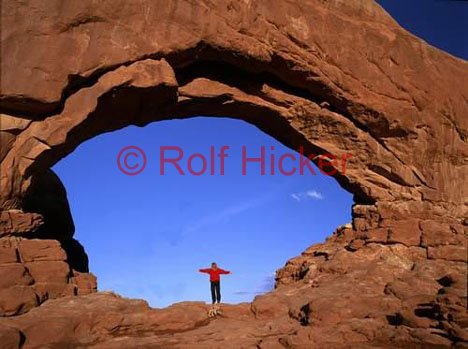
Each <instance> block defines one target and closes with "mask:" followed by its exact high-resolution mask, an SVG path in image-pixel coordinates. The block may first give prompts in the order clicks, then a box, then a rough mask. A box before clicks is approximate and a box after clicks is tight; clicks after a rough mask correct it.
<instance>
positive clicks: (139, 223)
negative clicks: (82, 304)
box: [54, 117, 352, 307]
mask: <svg viewBox="0 0 468 349" xmlns="http://www.w3.org/2000/svg"><path fill="white" fill-rule="evenodd" d="M129 144H135V145H138V146H139V147H140V148H141V149H143V150H144V151H145V155H146V158H147V164H146V167H145V168H144V171H143V172H141V173H139V174H138V175H137V176H128V175H126V174H125V173H122V172H121V170H119V169H118V165H117V164H116V158H117V155H118V153H119V151H120V150H121V148H125V146H126V145H129ZM169 145H171V146H177V147H178V148H180V149H181V150H182V151H183V152H184V159H183V161H181V162H180V163H181V167H182V168H183V170H184V171H185V175H181V174H180V173H179V172H178V170H177V169H176V168H175V166H173V165H172V164H165V165H164V166H165V167H166V170H165V174H161V168H160V165H161V164H160V150H161V149H162V148H163V147H167V146H169ZM222 146H229V149H228V152H227V155H228V156H227V157H226V159H225V161H224V162H225V164H224V166H223V167H224V174H223V175H221V174H220V160H219V159H218V157H217V155H216V159H214V162H215V166H214V169H213V170H214V171H213V175H212V174H211V173H210V171H209V170H208V171H206V173H204V174H202V175H199V176H197V175H192V174H191V173H190V172H189V170H188V169H187V164H186V161H187V158H188V157H189V156H190V155H191V154H194V153H199V154H201V155H203V156H206V158H207V159H208V162H210V161H211V160H210V157H211V155H210V151H211V149H215V150H216V152H218V151H219V149H221V147H222ZM262 147H263V148H264V149H266V150H267V151H268V154H267V155H265V163H266V164H265V167H266V168H267V169H268V171H265V174H264V175H262V174H261V164H260V163H259V162H254V163H251V164H248V166H247V168H246V170H247V172H246V175H243V174H242V149H246V151H247V153H248V156H249V157H251V158H259V157H260V156H261V148H262ZM272 147H273V150H272V149H271V148H272ZM284 154H291V156H296V157H297V158H298V157H299V156H300V154H298V153H296V152H293V151H291V150H290V149H289V148H286V147H285V146H283V145H282V144H280V143H278V142H277V141H276V140H275V139H273V138H271V137H269V136H267V135H266V134H264V133H263V132H261V131H259V130H258V129H257V128H256V127H254V126H252V125H249V124H247V123H245V122H242V121H239V120H235V119H230V118H218V117H216V118H215V117H195V118H190V119H186V120H178V121H164V122H156V123H153V124H150V125H147V126H145V127H144V128H135V127H131V128H126V129H122V130H120V131H118V132H112V133H109V134H106V135H102V136H99V137H96V138H93V139H91V140H89V141H86V142H85V143H84V144H83V145H81V146H80V147H78V149H76V150H75V151H74V152H73V153H72V154H70V155H69V156H67V157H66V158H65V159H62V160H61V161H60V162H59V163H58V164H57V165H56V166H55V167H54V172H56V173H57V174H58V176H59V177H60V178H61V181H62V182H63V183H64V185H65V186H66V187H67V192H68V201H69V203H70V206H71V212H72V213H73V221H74V223H75V224H74V225H75V226H76V231H75V234H74V239H76V240H78V241H79V242H80V243H81V244H82V245H83V246H84V248H85V250H86V252H87V255H88V258H89V262H90V267H89V271H90V272H92V273H93V274H95V275H96V276H97V280H98V282H97V284H98V289H99V290H113V291H115V292H117V293H119V294H122V295H124V296H127V297H132V298H143V299H145V300H147V301H148V302H149V303H150V304H151V305H153V306H158V307H160V306H166V305H168V304H171V303H174V302H177V301H183V300H206V301H208V298H209V290H208V289H207V286H206V284H207V282H206V280H205V278H203V277H202V276H201V275H199V274H198V273H197V270H198V268H199V267H201V266H204V265H207V264H209V263H210V261H211V260H217V261H218V262H219V263H220V265H224V266H226V267H229V268H230V269H231V270H234V271H235V272H234V275H233V276H232V277H230V278H229V279H230V280H226V282H225V283H224V286H223V301H224V302H228V303H238V302H241V301H251V300H252V299H253V298H254V297H255V296H256V295H258V294H262V293H265V292H268V291H271V290H272V289H273V286H274V283H275V280H274V278H275V271H276V270H277V269H278V268H280V267H282V266H283V265H284V263H285V261H286V260H287V259H288V258H289V257H290V256H294V255H298V254H300V253H301V252H302V251H303V250H304V248H306V247H307V246H310V245H312V244H313V243H317V242H322V241H323V240H324V239H325V237H327V236H329V235H330V233H331V232H332V231H333V230H334V228H336V227H337V226H339V225H341V224H345V223H349V222H350V221H351V203H352V198H351V195H350V194H349V193H347V192H345V191H343V190H342V189H341V187H339V185H338V184H337V183H336V181H334V180H333V178H331V177H329V176H327V175H325V174H322V173H321V172H320V170H319V169H318V168H317V167H316V166H314V167H313V171H314V172H310V171H309V169H308V168H307V167H306V168H305V170H306V171H304V173H303V174H302V175H301V174H299V171H297V174H296V175H292V176H291V175H285V174H282V173H281V172H280V171H279V170H278V168H277V167H278V164H275V167H276V172H274V173H271V172H270V165H271V164H270V156H272V155H274V156H275V159H276V162H278V158H279V157H280V156H281V155H284ZM170 157H171V156H170ZM141 160H142V159H141V158H139V159H136V158H132V159H130V162H131V161H140V162H141ZM296 162H298V160H297V161H296ZM210 166H211V165H208V166H207V167H210ZM292 166H297V164H295V163H293V162H292V161H291V160H289V163H288V164H287V167H288V169H289V168H290V167H292ZM194 168H195V169H196V170H197V171H198V170H199V169H200V168H201V161H200V159H198V160H197V161H195V162H194ZM76 245H77V244H76ZM68 255H69V256H75V258H77V259H78V258H79V256H80V255H78V254H73V253H69V254H68ZM81 256H84V255H83V254H82V255H81ZM81 264H82V265H85V264H86V261H85V260H82V261H81ZM78 266H79V264H78V265H77V264H75V265H74V267H72V268H74V269H76V268H77V267H78ZM87 270H88V269H87V268H85V269H83V268H81V269H79V271H87Z"/></svg>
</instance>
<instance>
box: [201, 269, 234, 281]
mask: <svg viewBox="0 0 468 349" xmlns="http://www.w3.org/2000/svg"><path fill="white" fill-rule="evenodd" d="M198 271H199V272H201V273H207V274H210V281H219V276H220V275H221V274H230V273H231V272H230V271H228V270H224V269H221V268H218V269H216V270H215V269H212V268H207V269H199V270H198Z"/></svg>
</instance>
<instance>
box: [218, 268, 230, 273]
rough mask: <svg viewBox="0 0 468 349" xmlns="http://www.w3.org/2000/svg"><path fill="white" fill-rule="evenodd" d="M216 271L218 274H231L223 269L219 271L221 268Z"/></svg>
mask: <svg viewBox="0 0 468 349" xmlns="http://www.w3.org/2000/svg"><path fill="white" fill-rule="evenodd" d="M218 269H219V273H220V274H231V272H230V271H229V270H224V269H221V268H218Z"/></svg>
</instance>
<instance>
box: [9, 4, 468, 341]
mask: <svg viewBox="0 0 468 349" xmlns="http://www.w3.org/2000/svg"><path fill="white" fill-rule="evenodd" d="M1 40H2V57H1V87H2V88H1V95H0V100H1V113H2V114H1V116H0V118H1V119H0V121H1V123H0V146H1V147H0V186H1V192H0V209H1V212H0V315H1V316H2V317H1V318H0V343H2V345H6V347H7V348H20V347H21V348H43V347H46V346H54V347H57V348H58V347H60V348H65V347H80V346H82V347H92V348H132V347H135V348H136V347H138V348H155V347H161V348H228V347H232V348H242V347H243V348H267V349H269V348H273V349H274V348H310V347H327V348H355V347H359V348H376V347H382V348H387V347H388V348H393V347H408V348H439V347H448V346H451V345H454V346H457V347H466V346H467V341H468V316H467V312H466V309H467V284H466V280H467V246H466V244H467V234H468V232H467V228H466V226H467V221H466V217H467V216H468V214H467V204H466V198H467V197H468V186H467V185H466V183H467V165H466V158H467V157H468V146H467V134H468V133H467V129H468V127H467V124H468V118H467V117H466V115H467V112H468V108H467V100H468V91H467V89H468V87H467V84H466V76H467V65H466V62H464V61H463V60H460V59H457V58H455V57H452V56H450V55H448V54H446V53H444V52H442V51H440V50H438V49H435V48H433V47H431V46H429V45H427V44H426V43H425V42H423V41H422V40H420V39H418V38H417V37H415V36H413V35H411V34H409V33H408V32H406V31H405V30H404V29H402V28H401V27H400V26H399V25H398V24H397V23H396V22H395V21H394V20H393V19H392V18H391V17H390V16H389V15H388V14H386V13H385V11H383V10H382V9H381V8H380V7H379V6H378V5H377V4H376V3H374V2H373V1H371V0H348V1H341V0H328V1H323V0H309V1H304V0H292V1H283V0H277V1H274V2H272V1H267V0H258V1H252V0H219V1H208V0H201V1H196V2H194V1H189V0H179V1H176V0H171V1H169V0H167V1H166V0H165V1H162V0H161V1H159V0H155V1H150V0H142V1H139V2H129V1H124V0H112V1H110V0H105V1H99V2H96V1H91V0H80V1H47V2H46V1H42V2H35V1H32V0H27V1H22V2H17V1H4V2H2V39H1ZM196 115H207V116H226V115H229V116H232V117H233V118H238V119H241V120H245V121H247V122H249V123H251V124H253V125H256V126H258V127H259V128H260V129H261V130H263V131H264V132H266V133H267V134H269V135H271V136H273V137H275V138H276V139H277V140H278V141H280V142H282V143H284V144H285V145H287V146H288V147H290V148H291V149H295V150H298V149H299V148H300V147H304V149H305V150H306V152H307V153H314V154H327V153H329V154H336V155H337V156H339V155H341V154H343V153H351V154H352V155H353V156H352V157H351V158H350V159H348V161H347V168H346V173H344V174H343V173H339V172H338V173H337V174H336V175H335V179H336V180H337V181H338V182H339V184H340V185H341V186H342V187H343V188H344V189H346V190H348V191H349V192H351V193H353V195H354V201H355V205H354V206H353V211H352V216H353V221H352V224H351V225H349V226H344V227H340V228H338V229H337V230H336V231H335V233H334V234H333V235H332V236H331V237H330V238H329V239H328V240H327V241H326V242H324V243H323V244H318V245H314V246H311V247H310V248H308V249H307V250H306V251H305V252H304V253H303V254H302V255H301V256H299V257H295V258H293V259H291V260H289V261H288V262H287V263H286V265H285V266H284V267H283V268H282V269H280V270H278V271H277V276H276V288H275V290H274V291H272V292H269V293H267V294H265V295H262V296H257V297H256V298H255V300H254V301H253V302H252V303H250V304H247V303H243V304H239V305H232V306H231V305H229V306H227V305H226V306H225V307H224V309H223V316H222V317H220V318H216V319H209V318H208V316H207V314H206V307H205V306H204V305H203V304H201V303H197V302H183V303H180V304H176V305H174V306H171V307H168V308H165V309H151V308H149V307H148V306H147V305H146V304H145V303H144V302H142V301H137V300H128V299H124V298H120V297H118V296H116V295H113V294H109V293H100V292H98V293H96V280H95V277H94V276H93V275H92V274H91V273H89V270H88V262H87V256H86V253H85V251H84V249H83V247H82V246H81V245H80V244H79V242H77V241H76V240H74V239H73V233H74V225H73V219H72V217H71V214H70V210H69V207H68V202H67V198H66V192H65V188H64V187H63V185H62V184H61V182H60V180H59V178H58V177H57V176H56V175H55V174H54V173H53V172H52V171H51V170H50V168H51V167H52V166H53V165H54V164H55V163H57V162H58V161H59V160H60V159H61V158H63V157H64V156H66V155H67V154H69V153H71V152H72V151H73V150H74V149H75V148H76V147H77V146H78V145H79V144H81V143H82V142H84V141H86V140H87V139H90V138H92V137H94V136H96V135H98V134H101V133H104V132H108V131H112V130H117V129H120V128H123V127H125V126H128V125H138V126H143V125H146V124H147V123H149V122H153V121H158V120H167V119H176V118H187V117H191V116H196ZM336 166H337V165H336ZM161 199H162V200H163V198H161ZM38 305H40V306H38Z"/></svg>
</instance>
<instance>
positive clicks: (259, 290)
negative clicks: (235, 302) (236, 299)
mask: <svg viewBox="0 0 468 349" xmlns="http://www.w3.org/2000/svg"><path fill="white" fill-rule="evenodd" d="M274 287H275V273H271V274H268V275H267V276H266V277H265V278H264V279H263V280H262V282H261V283H260V285H258V286H257V287H256V288H255V289H254V290H250V291H246V290H239V291H235V292H234V294H235V295H237V296H245V295H257V294H263V293H266V292H269V291H271V290H272V289H273V288H274Z"/></svg>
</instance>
